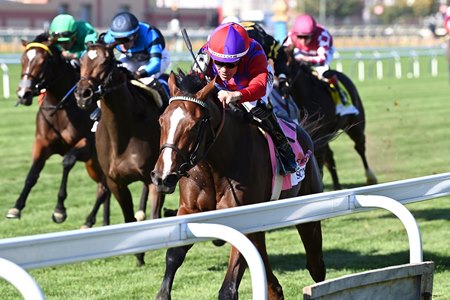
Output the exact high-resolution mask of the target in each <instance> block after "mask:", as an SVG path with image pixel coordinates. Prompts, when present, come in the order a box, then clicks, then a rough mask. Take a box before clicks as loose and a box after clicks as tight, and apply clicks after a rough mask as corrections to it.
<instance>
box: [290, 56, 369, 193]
mask: <svg viewBox="0 0 450 300" xmlns="http://www.w3.org/2000/svg"><path fill="white" fill-rule="evenodd" d="M288 57H289V59H288V64H289V70H290V75H291V82H290V86H291V88H290V93H291V95H292V97H293V99H294V101H295V102H296V103H297V105H298V106H299V108H300V113H301V117H303V116H304V115H307V116H308V118H307V120H308V122H316V123H319V124H320V126H319V129H318V130H317V131H316V132H315V133H314V134H313V135H312V138H313V140H314V141H321V137H323V141H324V142H319V143H318V144H316V152H315V154H316V157H317V161H318V163H319V168H320V169H321V170H322V169H323V166H324V165H325V166H326V167H327V169H328V170H329V171H330V174H331V177H332V180H333V186H334V189H335V190H338V189H341V184H340V183H339V178H338V175H337V169H336V163H335V160H334V157H333V152H332V150H331V148H330V145H329V143H328V141H327V140H329V138H328V137H329V135H330V134H331V135H333V134H335V133H336V132H337V131H339V130H340V129H343V130H344V131H345V132H346V133H347V135H348V136H349V137H350V138H351V139H352V140H353V142H354V143H355V150H356V152H357V153H358V154H359V156H360V157H361V160H362V162H363V166H364V170H365V175H366V183H367V184H375V183H377V178H376V176H375V174H374V173H373V171H372V170H371V168H370V167H369V164H368V162H367V158H366V137H365V134H364V130H365V124H366V119H365V113H364V107H363V104H362V101H361V98H360V96H359V93H358V91H357V89H356V87H355V85H354V84H353V82H352V81H351V80H350V78H348V77H347V76H346V75H345V74H343V73H341V72H337V71H334V70H329V71H328V72H334V73H336V75H337V77H338V79H339V81H340V83H341V84H342V85H343V86H344V87H345V89H346V90H347V91H348V94H349V96H350V97H351V101H352V103H353V105H354V106H355V107H356V108H357V109H358V111H359V114H358V115H346V116H337V115H336V113H335V105H334V103H333V98H332V96H331V93H330V90H329V86H328V83H326V82H324V81H322V80H319V79H318V78H317V76H315V75H314V74H313V73H312V71H311V67H310V66H309V65H306V64H301V63H298V62H296V61H295V59H293V58H292V55H289V56H288Z"/></svg>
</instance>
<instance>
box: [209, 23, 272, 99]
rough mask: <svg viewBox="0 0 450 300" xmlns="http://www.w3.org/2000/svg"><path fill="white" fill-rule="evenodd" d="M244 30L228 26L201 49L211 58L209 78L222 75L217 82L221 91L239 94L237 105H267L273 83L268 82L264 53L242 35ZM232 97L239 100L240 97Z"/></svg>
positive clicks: (218, 31)
mask: <svg viewBox="0 0 450 300" xmlns="http://www.w3.org/2000/svg"><path fill="white" fill-rule="evenodd" d="M230 24H232V25H230ZM242 29H243V27H242V26H241V25H239V24H237V23H226V24H224V26H219V27H218V28H217V29H216V30H215V31H214V32H213V34H212V35H211V37H210V39H209V40H208V42H207V43H206V44H205V45H204V46H203V47H202V48H201V49H200V53H208V54H209V56H210V57H211V60H210V61H209V64H208V67H207V69H206V75H207V76H209V77H215V76H216V75H219V76H217V79H216V83H217V84H218V85H219V87H222V88H224V89H225V90H227V91H230V92H231V91H239V93H240V94H241V96H240V97H239V99H238V100H236V102H239V103H243V102H255V101H257V100H259V99H262V100H263V101H264V102H267V95H268V94H269V93H270V90H271V89H272V83H273V82H272V79H271V78H268V69H267V58H266V55H265V53H264V49H263V48H262V46H261V45H260V44H259V43H258V42H256V41H255V40H253V39H251V38H249V37H248V35H246V34H243V33H244V31H245V29H244V31H242ZM245 33H246V32H245ZM224 64H225V66H224ZM233 71H235V72H233ZM232 73H233V74H232ZM231 74H232V75H231ZM227 75H228V76H227ZM230 75H231V76H230ZM233 95H234V97H237V95H238V93H234V94H233ZM230 96H231V95H230ZM229 102H230V101H229ZM231 102H234V101H231Z"/></svg>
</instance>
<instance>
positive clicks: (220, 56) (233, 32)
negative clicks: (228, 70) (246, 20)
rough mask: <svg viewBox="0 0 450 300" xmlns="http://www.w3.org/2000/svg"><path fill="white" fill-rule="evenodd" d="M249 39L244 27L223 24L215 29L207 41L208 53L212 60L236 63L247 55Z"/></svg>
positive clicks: (234, 24) (235, 24)
mask: <svg viewBox="0 0 450 300" xmlns="http://www.w3.org/2000/svg"><path fill="white" fill-rule="evenodd" d="M249 47H250V38H249V37H248V34H247V31H246V30H245V28H244V27H242V26H241V25H239V24H237V23H225V24H222V25H220V26H219V27H217V28H216V29H215V30H214V31H213V33H212V34H211V37H210V38H209V41H208V52H209V55H210V56H211V58H212V59H213V60H217V61H220V62H230V63H233V62H237V61H238V60H239V59H240V58H241V57H242V56H244V55H245V54H247V51H248V49H249Z"/></svg>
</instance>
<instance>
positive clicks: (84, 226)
mask: <svg viewBox="0 0 450 300" xmlns="http://www.w3.org/2000/svg"><path fill="white" fill-rule="evenodd" d="M90 228H92V226H88V225H86V224H83V225H81V227H80V229H90Z"/></svg>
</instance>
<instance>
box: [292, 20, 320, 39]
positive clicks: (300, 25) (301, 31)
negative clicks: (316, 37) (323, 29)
mask: <svg viewBox="0 0 450 300" xmlns="http://www.w3.org/2000/svg"><path fill="white" fill-rule="evenodd" d="M314 31H316V20H314V18H313V17H312V16H310V15H300V16H298V17H297V18H295V21H294V26H293V27H292V33H294V34H295V35H301V36H310V35H312V34H313V33H314Z"/></svg>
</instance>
